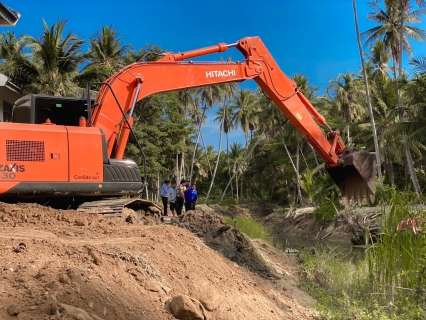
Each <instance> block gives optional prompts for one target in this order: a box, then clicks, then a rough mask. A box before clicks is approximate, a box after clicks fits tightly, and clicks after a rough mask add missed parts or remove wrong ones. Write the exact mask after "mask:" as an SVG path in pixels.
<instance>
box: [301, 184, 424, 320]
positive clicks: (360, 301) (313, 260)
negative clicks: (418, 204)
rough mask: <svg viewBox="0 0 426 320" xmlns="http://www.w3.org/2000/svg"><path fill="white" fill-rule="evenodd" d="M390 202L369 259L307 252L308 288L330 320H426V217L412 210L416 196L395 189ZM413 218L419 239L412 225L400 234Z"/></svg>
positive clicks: (368, 252) (304, 254) (304, 261)
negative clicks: (402, 224) (406, 220)
mask: <svg viewBox="0 0 426 320" xmlns="http://www.w3.org/2000/svg"><path fill="white" fill-rule="evenodd" d="M414 198H415V197H414ZM387 199H390V200H389V206H388V207H385V206H384V207H383V213H382V216H383V232H382V233H381V235H380V238H379V240H378V241H377V243H375V244H373V245H371V246H370V247H369V248H367V250H366V254H365V258H363V259H361V260H360V261H356V262H354V261H351V260H349V259H348V257H342V256H341V255H339V254H337V253H336V252H324V251H322V252H321V251H320V252H319V253H318V254H317V255H315V256H313V255H310V254H309V252H302V254H301V256H300V257H301V263H302V266H303V268H304V276H305V277H304V279H305V280H304V282H303V283H302V287H303V288H304V289H305V290H307V291H308V292H309V293H310V294H311V295H312V296H314V297H315V298H316V299H318V301H319V308H318V309H319V311H320V312H321V315H322V316H323V318H324V319H348V320H349V319H425V318H426V277H425V274H426V233H425V232H420V231H419V230H424V227H425V223H424V219H425V217H426V212H425V211H423V210H413V209H409V207H408V205H409V204H412V202H411V201H410V199H413V194H412V193H400V192H396V191H395V190H394V189H389V190H387ZM386 208H388V209H386ZM407 217H410V218H412V219H413V218H415V219H416V221H417V227H418V229H416V233H415V232H413V228H412V226H411V224H410V225H409V227H408V228H406V230H404V231H402V232H398V231H397V226H398V224H399V222H400V221H402V220H403V219H404V218H407Z"/></svg>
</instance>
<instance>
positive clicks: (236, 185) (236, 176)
mask: <svg viewBox="0 0 426 320" xmlns="http://www.w3.org/2000/svg"><path fill="white" fill-rule="evenodd" d="M235 188H236V189H235V192H236V196H237V202H238V200H239V197H238V173H237V174H236V175H235Z"/></svg>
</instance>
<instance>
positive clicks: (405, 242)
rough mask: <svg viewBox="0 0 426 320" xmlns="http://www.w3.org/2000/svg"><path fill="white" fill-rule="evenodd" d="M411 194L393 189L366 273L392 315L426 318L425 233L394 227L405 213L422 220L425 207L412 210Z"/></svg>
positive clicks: (369, 253) (370, 252) (369, 255)
mask: <svg viewBox="0 0 426 320" xmlns="http://www.w3.org/2000/svg"><path fill="white" fill-rule="evenodd" d="M409 196H410V195H407V194H402V193H398V192H395V191H392V194H391V198H390V201H389V209H388V210H385V209H382V211H383V212H382V216H383V217H384V219H383V222H382V230H383V231H382V233H381V236H380V238H379V241H378V242H377V243H376V244H375V245H373V246H372V247H371V248H370V250H369V251H368V255H367V258H368V264H369V275H370V277H371V279H372V280H373V288H374V290H375V292H376V294H377V296H378V297H379V298H380V299H381V300H382V301H384V302H387V303H389V304H390V306H391V311H392V313H393V314H395V315H401V316H404V317H405V318H406V319H426V300H425V299H426V234H425V232H424V231H425V230H424V228H423V232H420V233H417V234H415V233H414V232H413V230H412V229H409V228H408V229H407V230H405V231H402V232H398V231H397V225H398V223H399V222H400V221H401V220H403V219H404V218H406V217H412V218H416V219H418V221H421V219H422V218H424V217H425V211H423V210H413V209H412V208H413V207H412V206H409V204H410V198H409Z"/></svg>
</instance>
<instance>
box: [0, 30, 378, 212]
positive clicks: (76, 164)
mask: <svg viewBox="0 0 426 320" xmlns="http://www.w3.org/2000/svg"><path fill="white" fill-rule="evenodd" d="M229 48H236V49H238V50H239V51H240V52H241V53H242V54H243V56H244V59H243V60H241V61H237V62H223V61H222V62H195V61H191V60H190V59H191V58H196V57H200V56H204V55H208V54H212V53H220V52H224V51H226V50H227V49H229ZM248 79H253V80H254V81H255V82H256V83H257V84H258V85H259V86H260V88H261V89H262V90H263V91H264V93H265V94H266V95H267V96H268V97H269V98H270V99H271V100H272V101H273V102H274V103H275V105H276V106H277V107H278V108H279V109H280V110H281V111H282V112H283V113H284V115H285V116H286V117H287V118H288V119H289V120H290V121H291V122H292V123H293V125H294V127H295V128H296V129H297V130H298V131H300V132H301V134H302V135H303V136H304V137H305V138H306V140H307V141H308V142H309V143H310V144H311V145H312V146H313V147H314V148H315V150H316V151H317V152H318V153H319V154H320V155H321V157H322V158H323V159H324V161H325V163H326V167H327V171H328V172H329V174H330V176H331V177H332V178H333V180H334V181H335V182H336V184H337V185H338V186H339V188H340V190H341V191H342V195H343V196H345V197H347V198H348V199H349V200H350V201H352V202H353V201H355V202H361V201H365V200H366V199H367V200H370V201H374V195H375V187H376V165H375V159H374V157H373V156H372V155H371V154H370V153H368V152H365V151H362V152H352V151H351V150H349V149H347V148H346V147H345V144H344V142H343V140H342V138H341V137H340V133H339V131H333V130H331V128H330V127H329V126H328V125H327V124H326V121H325V119H324V117H323V116H321V115H320V114H319V113H318V112H317V111H316V109H315V108H314V107H313V106H312V105H311V103H310V102H309V101H308V100H307V99H306V98H305V97H304V95H303V94H302V92H301V91H300V90H299V88H298V87H297V85H296V83H295V82H294V81H292V80H291V79H290V78H288V77H287V76H286V75H285V74H284V73H283V72H282V71H281V70H280V68H279V67H278V65H277V63H276V62H275V60H274V59H273V57H272V56H271V54H270V53H269V52H268V50H267V48H266V47H265V45H264V44H263V42H262V41H261V39H260V38H259V37H248V38H244V39H241V40H239V41H238V42H236V43H233V44H223V43H220V44H217V45H214V46H211V47H206V48H202V49H197V50H192V51H187V52H183V53H167V54H164V56H163V57H162V58H161V59H160V60H158V61H155V62H136V63H133V64H131V65H128V66H126V67H124V68H123V69H122V70H120V71H119V72H117V73H116V74H114V75H113V76H111V77H110V78H109V79H107V80H106V81H105V82H104V83H102V84H101V88H100V91H99V93H98V95H97V98H96V99H95V100H94V101H91V100H90V99H87V100H85V99H74V98H63V97H52V96H43V95H29V96H25V97H23V98H21V99H19V100H18V101H17V102H16V103H15V106H14V109H13V121H12V122H11V123H0V132H1V138H0V150H2V152H1V153H0V200H5V199H21V198H31V199H32V200H35V199H50V198H53V199H54V198H61V199H63V198H65V197H68V198H69V197H72V198H83V199H90V200H96V199H101V198H105V197H112V196H114V197H117V196H128V195H137V194H139V193H140V191H141V189H142V188H143V187H144V181H143V180H142V179H141V173H140V171H139V169H138V166H137V165H136V163H135V162H133V161H130V160H123V159H122V158H123V154H124V150H125V148H126V145H127V141H128V138H129V135H130V134H131V133H132V126H133V118H132V114H133V111H134V108H135V104H136V103H137V102H138V101H139V100H141V99H143V98H145V97H147V96H148V95H151V94H154V93H159V92H166V91H173V90H180V89H187V88H192V87H200V86H208V85H216V84H219V83H226V82H241V81H245V80H248ZM88 96H89V94H88ZM320 126H322V127H323V129H324V131H326V133H324V132H323V130H322V129H321V127H320ZM145 171H146V169H145ZM144 174H145V177H146V172H145V173H144ZM108 201H109V202H108ZM108 201H107V202H100V203H98V204H99V206H112V204H111V203H112V202H111V201H113V200H108ZM120 201H122V200H120ZM86 203H88V204H89V205H88V206H89V207H90V203H92V202H86ZM147 203H148V202H147Z"/></svg>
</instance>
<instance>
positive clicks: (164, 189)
mask: <svg viewBox="0 0 426 320" xmlns="http://www.w3.org/2000/svg"><path fill="white" fill-rule="evenodd" d="M169 194H170V180H166V181H164V183H163V185H162V186H161V199H162V200H163V207H164V212H163V215H164V216H167V205H168V203H169Z"/></svg>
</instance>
